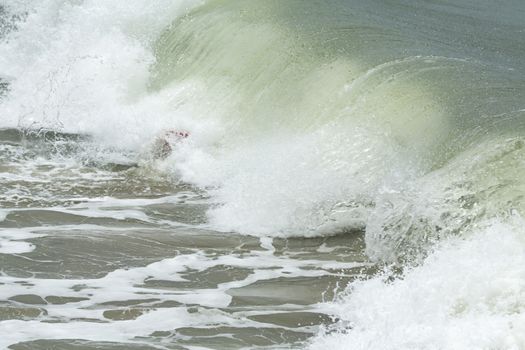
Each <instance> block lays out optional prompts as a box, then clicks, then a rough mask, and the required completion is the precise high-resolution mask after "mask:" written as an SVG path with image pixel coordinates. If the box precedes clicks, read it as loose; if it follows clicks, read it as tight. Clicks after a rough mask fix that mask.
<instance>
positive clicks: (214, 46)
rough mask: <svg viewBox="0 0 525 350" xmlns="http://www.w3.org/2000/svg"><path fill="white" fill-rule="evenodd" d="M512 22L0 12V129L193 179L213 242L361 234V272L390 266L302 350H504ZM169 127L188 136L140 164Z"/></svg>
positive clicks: (518, 46) (304, 9) (6, 7)
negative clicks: (78, 142) (46, 134)
mask: <svg viewBox="0 0 525 350" xmlns="http://www.w3.org/2000/svg"><path fill="white" fill-rule="evenodd" d="M524 15H525V6H524V3H523V2H522V1H520V0H505V1H500V2H497V3H495V2H491V1H485V0H482V1H470V0H461V1H457V0H456V1H448V0H444V1H417V0H403V1H398V2H389V1H379V0H373V1H366V2H363V1H353V0H351V1H348V0H334V1H330V2H329V3H327V2H320V1H301V0H287V1H279V0H261V1H241V0H225V1H219V0H208V1H197V0H187V1H186V0H177V1H171V0H170V1H168V0H162V1H156V2H155V3H154V4H152V3H151V2H150V1H145V0H144V1H143V0H136V1H133V2H129V1H111V2H108V3H106V2H101V1H96V0H84V1H65V0H39V1H24V0H17V1H14V2H13V1H10V2H9V3H5V4H1V5H0V18H1V21H0V37H2V42H1V44H0V115H1V120H0V127H1V128H19V129H24V130H53V131H60V132H64V133H71V134H78V135H85V136H82V137H83V138H84V137H88V138H89V142H88V141H83V142H84V143H83V144H82V146H79V147H81V148H82V150H77V153H75V154H76V155H75V157H84V158H85V157H88V158H89V159H91V160H93V159H97V158H100V157H105V161H106V162H108V159H107V158H108V157H110V158H111V159H114V158H115V157H116V158H119V159H120V158H125V162H128V163H138V164H141V165H144V166H147V167H149V168H151V169H154V172H159V173H163V174H169V175H170V176H172V177H173V178H175V179H176V181H179V182H182V183H185V184H189V185H191V186H194V187H195V188H198V189H199V191H203V192H204V193H206V198H207V199H208V202H207V211H206V227H207V228H209V229H212V230H215V231H219V232H236V233H239V234H242V235H252V236H258V237H267V236H270V237H284V238H288V237H317V236H321V237H325V236H331V235H337V234H348V233H353V232H362V233H364V237H365V238H364V239H365V242H366V253H367V255H368V257H369V258H370V259H371V260H372V261H374V262H386V263H399V264H400V266H401V267H402V268H405V271H404V272H402V273H401V275H396V274H394V273H389V272H385V274H382V275H380V276H379V277H377V278H371V279H370V280H367V281H362V282H356V283H354V284H351V285H350V286H349V287H348V290H347V291H346V292H345V293H343V294H342V295H341V297H340V298H339V299H338V300H336V301H334V302H332V303H329V304H328V305H327V307H328V308H332V307H333V308H337V310H334V314H337V316H338V317H339V318H340V319H341V320H342V321H341V325H340V328H337V327H335V328H334V329H331V331H330V332H326V333H323V334H320V335H319V336H318V337H317V339H316V340H314V342H313V343H312V344H311V346H312V347H313V348H321V347H325V346H326V345H328V344H329V345H333V346H335V347H336V348H345V347H347V346H348V345H349V344H352V345H351V346H352V348H356V349H360V348H362V349H365V348H366V349H389V348H392V349H408V348H421V349H427V348H428V349H454V348H502V349H519V348H523V347H525V339H524V338H523V336H522V334H523V332H519V331H517V330H523V329H525V324H524V319H523V317H524V316H523V305H525V299H524V295H525V289H524V288H525V287H524V286H525V284H524V281H525V275H524V271H523V269H522V268H521V267H520V266H521V265H523V264H520V261H521V260H522V259H523V257H524V255H523V251H524V250H523V249H524V248H525V246H524V244H523V235H522V233H523V232H522V231H523V229H522V227H523V222H522V219H521V216H522V215H523V214H524V210H525V204H524V203H525V202H524V201H525V199H524V198H525V181H524V179H523V176H522V175H523V173H524V171H525V146H524V145H525V103H524V101H525V71H524V69H523V67H525V56H524V55H523V48H525V36H523V33H524V31H525V26H524V25H523V20H522V19H523V16H524ZM167 129H176V130H184V131H185V132H186V131H187V132H189V134H190V137H189V138H188V139H187V141H185V142H182V143H180V144H177V145H176V147H175V149H174V152H173V153H172V154H171V155H170V156H169V157H167V158H166V159H164V160H159V159H153V157H152V156H151V152H148V150H149V149H150V148H151V147H152V144H153V143H154V140H155V138H156V137H157V136H158V135H160V134H162V133H163V132H164V131H165V130H167ZM88 144H89V145H88ZM93 144H96V145H97V146H96V147H93ZM101 149H103V151H101ZM78 154H81V156H79V155H78ZM86 154H89V156H86ZM108 154H109V155H108ZM109 161H110V162H111V161H112V160H109ZM151 169H150V170H151ZM391 275H394V277H395V278H397V277H399V279H396V280H395V282H392V283H390V282H388V281H387V280H388V278H386V277H385V276H391ZM464 276H466V277H465V278H463V277H464ZM504 290H505V291H504ZM437 291H439V293H438V292H437ZM438 309H439V310H438ZM371 320H372V321H373V322H371ZM343 321H346V322H343ZM473 329H476V330H478V331H479V330H484V331H485V332H486V333H487V334H493V335H494V336H493V337H492V336H490V337H489V336H487V338H476V339H471V338H467V335H468V334H469V333H470V332H471V331H472V330H473ZM407 332H408V333H407ZM443 335H445V336H443ZM447 336H449V337H448V338H447Z"/></svg>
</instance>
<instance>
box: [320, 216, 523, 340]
mask: <svg viewBox="0 0 525 350" xmlns="http://www.w3.org/2000/svg"><path fill="white" fill-rule="evenodd" d="M511 221H512V222H510V223H509V222H503V221H501V220H496V219H494V220H491V221H490V222H485V223H483V224H480V225H479V226H478V228H477V229H476V231H475V232H473V233H472V235H471V236H468V237H467V238H456V239H450V240H448V241H446V242H444V243H442V244H440V245H439V246H438V247H436V250H435V252H434V253H433V254H432V255H430V256H429V257H428V258H427V259H426V260H425V262H424V263H423V264H422V265H421V266H418V267H415V268H413V269H409V270H408V271H406V272H405V273H404V275H403V277H401V278H397V279H395V280H394V281H388V280H385V277H384V276H379V277H376V278H373V279H371V280H367V281H362V282H355V283H353V284H352V285H351V286H350V287H349V288H348V291H347V293H346V295H345V296H342V297H341V299H340V300H339V301H338V302H335V303H333V304H329V305H327V307H328V308H330V309H331V310H332V312H333V313H334V314H335V315H336V316H337V317H339V318H340V319H341V320H343V321H345V326H344V327H343V326H342V327H340V329H339V331H337V332H335V333H331V334H327V333H324V334H322V335H320V336H318V338H317V339H316V340H315V341H314V342H313V344H312V345H311V349H325V348H327V347H329V348H332V349H348V348H352V349H370V350H373V349H378V350H379V349H380V350H388V349H392V350H393V349H397V350H400V349H523V348H525V267H524V266H525V254H524V250H525V240H524V235H525V230H524V227H525V222H524V221H523V219H521V218H513V219H512V220H511Z"/></svg>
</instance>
